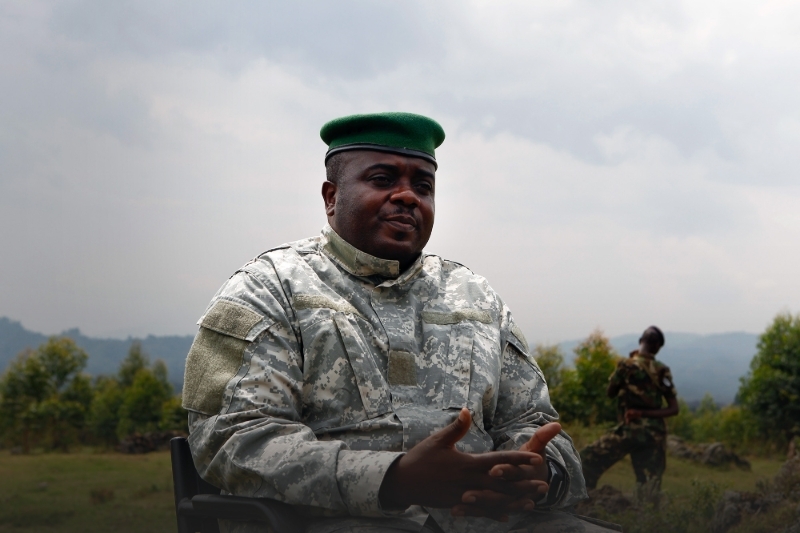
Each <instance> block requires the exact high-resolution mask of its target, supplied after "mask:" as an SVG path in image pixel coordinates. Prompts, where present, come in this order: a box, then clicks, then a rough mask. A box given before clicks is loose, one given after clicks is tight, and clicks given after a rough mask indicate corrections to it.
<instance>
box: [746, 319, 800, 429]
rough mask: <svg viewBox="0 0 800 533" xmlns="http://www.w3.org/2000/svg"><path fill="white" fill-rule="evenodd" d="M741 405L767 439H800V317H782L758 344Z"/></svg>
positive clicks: (768, 329)
mask: <svg viewBox="0 0 800 533" xmlns="http://www.w3.org/2000/svg"><path fill="white" fill-rule="evenodd" d="M737 401H738V402H739V403H741V404H742V406H743V407H744V408H745V409H747V410H748V411H749V412H750V413H751V414H752V415H753V417H754V419H755V420H757V421H758V425H759V427H760V429H761V431H762V433H763V434H765V435H776V434H777V435H780V436H782V437H784V438H786V439H791V438H792V437H794V436H797V435H800V314H799V315H797V316H792V315H791V314H790V313H781V314H779V315H777V316H776V317H775V319H774V320H773V322H772V324H770V325H769V326H768V327H767V329H766V330H765V331H764V333H762V334H761V336H760V337H759V340H758V352H757V353H756V355H755V356H754V357H753V359H752V361H751V362H750V372H749V373H748V374H747V376H745V377H743V378H742V380H741V387H740V388H739V393H738V395H737Z"/></svg>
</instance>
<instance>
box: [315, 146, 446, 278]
mask: <svg viewBox="0 0 800 533" xmlns="http://www.w3.org/2000/svg"><path fill="white" fill-rule="evenodd" d="M339 157H341V158H342V161H341V164H342V167H341V170H340V173H339V181H338V183H337V184H334V183H331V182H329V181H326V182H325V183H324V184H323V185H322V196H323V198H324V199H325V211H326V213H327V215H328V223H329V224H330V226H331V227H332V228H333V229H334V231H336V233H338V234H339V235H340V236H341V237H342V238H344V239H345V240H346V241H347V242H349V243H350V244H352V245H353V246H355V247H356V248H358V249H359V250H361V251H363V252H366V253H368V254H370V255H374V256H375V257H380V258H381V259H394V260H396V261H399V262H400V268H401V269H405V268H406V267H408V266H409V265H410V264H411V263H412V262H414V260H415V259H416V258H417V256H419V253H420V252H421V251H422V249H423V248H424V247H425V245H426V244H427V243H428V239H430V236H431V231H432V230H433V218H434V210H435V208H434V193H435V167H434V166H433V163H431V162H429V161H426V160H425V159H421V158H418V157H407V156H402V155H396V154H390V153H385V152H376V151H371V150H353V151H349V152H343V153H341V154H340V155H339Z"/></svg>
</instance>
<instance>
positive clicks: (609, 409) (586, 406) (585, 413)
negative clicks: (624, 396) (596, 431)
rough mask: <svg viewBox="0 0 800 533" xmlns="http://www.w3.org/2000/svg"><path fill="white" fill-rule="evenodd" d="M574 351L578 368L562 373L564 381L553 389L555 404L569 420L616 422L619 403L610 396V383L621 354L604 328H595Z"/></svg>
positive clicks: (566, 419)
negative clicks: (607, 394) (607, 388)
mask: <svg viewBox="0 0 800 533" xmlns="http://www.w3.org/2000/svg"><path fill="white" fill-rule="evenodd" d="M574 352H575V359H574V364H575V368H574V369H565V370H563V371H561V372H560V373H559V379H560V382H559V384H558V386H557V387H555V388H554V390H553V391H552V393H551V397H552V399H553V405H554V407H555V408H556V409H557V410H558V411H559V413H560V414H561V416H562V417H563V418H564V420H565V421H571V420H578V421H580V422H583V423H585V424H595V423H606V422H613V421H614V420H616V403H615V401H614V400H613V399H611V398H608V397H607V396H606V387H607V386H608V378H609V376H611V374H612V373H613V372H614V369H615V368H616V366H617V361H618V360H619V359H620V356H619V354H618V353H617V352H616V351H615V350H614V348H613V347H612V346H611V342H610V341H609V340H608V338H607V337H606V336H605V335H603V333H602V332H601V331H600V330H596V331H594V332H592V334H591V335H589V336H588V337H587V338H586V340H585V341H583V342H582V343H580V344H579V345H578V346H576V347H575V350H574Z"/></svg>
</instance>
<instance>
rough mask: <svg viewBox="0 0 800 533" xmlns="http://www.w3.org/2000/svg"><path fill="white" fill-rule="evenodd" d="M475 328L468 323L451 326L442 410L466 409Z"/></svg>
mask: <svg viewBox="0 0 800 533" xmlns="http://www.w3.org/2000/svg"><path fill="white" fill-rule="evenodd" d="M474 337H475V328H474V326H473V325H472V324H470V323H468V322H461V323H459V324H453V325H452V326H451V329H450V343H449V344H448V348H447V372H445V384H444V389H443V395H442V407H443V408H444V409H460V408H461V407H467V403H468V401H469V382H470V374H471V367H472V343H473V340H474Z"/></svg>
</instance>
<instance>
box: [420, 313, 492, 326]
mask: <svg viewBox="0 0 800 533" xmlns="http://www.w3.org/2000/svg"><path fill="white" fill-rule="evenodd" d="M422 320H424V321H425V322H427V323H428V324H435V325H437V326H446V325H449V324H458V323H459V322H464V321H465V320H475V321H476V322H481V323H483V324H491V323H492V315H490V314H489V311H483V310H481V309H456V310H455V311H451V312H449V313H440V312H437V311H423V312H422Z"/></svg>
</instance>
